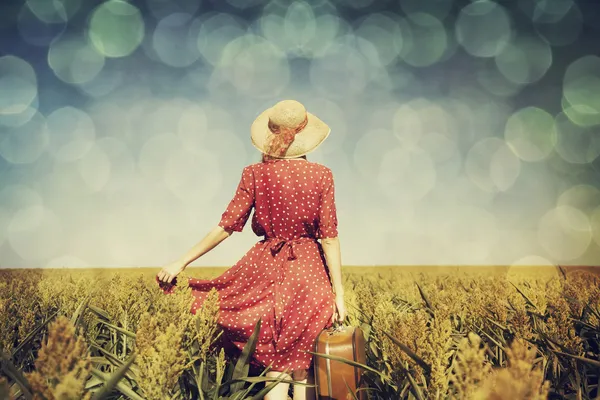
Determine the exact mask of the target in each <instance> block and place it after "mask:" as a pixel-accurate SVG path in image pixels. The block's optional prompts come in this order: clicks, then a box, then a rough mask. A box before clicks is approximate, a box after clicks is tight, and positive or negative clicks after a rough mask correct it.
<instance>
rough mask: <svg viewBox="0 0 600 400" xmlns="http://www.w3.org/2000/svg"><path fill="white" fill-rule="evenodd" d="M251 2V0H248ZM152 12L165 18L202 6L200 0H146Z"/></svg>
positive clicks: (194, 11)
mask: <svg viewBox="0 0 600 400" xmlns="http://www.w3.org/2000/svg"><path fill="white" fill-rule="evenodd" d="M248 2H250V0H248ZM146 4H148V8H149V9H150V12H151V13H152V15H153V16H154V18H156V19H159V20H160V19H163V18H165V17H168V16H169V15H171V14H175V13H184V14H194V13H196V11H198V9H199V8H200V6H201V5H202V1H200V0H146Z"/></svg>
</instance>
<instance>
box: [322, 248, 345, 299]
mask: <svg viewBox="0 0 600 400" xmlns="http://www.w3.org/2000/svg"><path fill="white" fill-rule="evenodd" d="M321 246H322V247H323V253H324V254H325V261H327V267H328V268H329V272H330V274H331V280H332V281H333V282H331V285H332V287H333V292H334V293H335V294H336V296H341V297H343V296H344V287H343V286H342V255H341V251H340V239H339V237H334V238H324V239H321Z"/></svg>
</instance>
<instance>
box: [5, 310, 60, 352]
mask: <svg viewBox="0 0 600 400" xmlns="http://www.w3.org/2000/svg"><path fill="white" fill-rule="evenodd" d="M56 314H58V311H56V312H54V313H53V314H52V315H51V316H50V317H48V319H47V320H46V321H44V322H42V323H41V324H40V325H38V326H37V327H36V328H35V329H34V330H32V331H31V332H29V335H27V337H25V339H23V341H22V342H21V343H20V344H19V345H18V346H17V347H15V349H14V350H13V351H12V353H11V358H13V357H14V356H15V354H17V353H18V352H19V351H20V350H21V349H22V348H23V347H24V346H25V345H26V344H28V343H29V342H31V340H33V338H35V337H36V336H37V334H38V333H39V332H40V331H41V330H42V328H43V327H45V326H46V325H48V323H49V322H50V321H52V319H53V318H54V317H55V316H56Z"/></svg>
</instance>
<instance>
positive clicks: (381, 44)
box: [354, 13, 403, 66]
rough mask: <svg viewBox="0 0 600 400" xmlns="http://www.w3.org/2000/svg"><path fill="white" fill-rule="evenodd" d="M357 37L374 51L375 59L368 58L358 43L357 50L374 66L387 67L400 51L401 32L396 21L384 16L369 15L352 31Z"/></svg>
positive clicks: (401, 42) (380, 14)
mask: <svg viewBox="0 0 600 400" xmlns="http://www.w3.org/2000/svg"><path fill="white" fill-rule="evenodd" d="M354 33H355V34H356V36H357V37H360V38H363V39H365V40H368V41H369V42H370V43H372V44H373V46H374V47H375V49H376V54H375V57H368V54H365V53H364V49H363V48H361V46H360V43H359V50H361V51H362V52H363V54H364V55H365V56H366V57H367V59H368V60H369V61H371V62H372V63H374V64H375V65H376V66H387V65H389V64H390V63H392V62H393V61H395V60H396V58H397V57H398V55H399V54H400V51H401V50H402V44H403V41H402V31H401V29H400V25H399V24H398V21H397V20H395V19H392V17H390V16H389V15H386V14H382V13H379V14H370V15H369V16H367V17H366V18H365V19H363V20H362V21H361V23H360V24H359V25H358V27H357V28H356V29H355V30H354Z"/></svg>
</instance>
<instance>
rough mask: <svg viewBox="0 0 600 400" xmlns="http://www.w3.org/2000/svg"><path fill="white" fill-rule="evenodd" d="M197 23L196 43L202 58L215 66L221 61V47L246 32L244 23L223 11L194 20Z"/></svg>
mask: <svg viewBox="0 0 600 400" xmlns="http://www.w3.org/2000/svg"><path fill="white" fill-rule="evenodd" d="M194 25H199V26H200V28H199V29H198V39H197V41H196V45H197V47H198V50H199V51H200V54H201V55H202V58H204V60H205V61H206V62H208V63H209V64H211V65H213V66H215V65H217V64H218V63H219V62H220V61H221V57H222V52H223V49H224V48H225V47H226V46H227V44H228V43H230V42H231V41H232V40H234V39H237V38H239V37H241V36H243V35H245V33H246V26H245V23H244V22H243V21H242V20H240V19H239V18H236V17H234V16H233V15H230V14H225V13H214V14H208V15H205V16H203V17H202V18H201V19H197V20H196V21H194Z"/></svg>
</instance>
